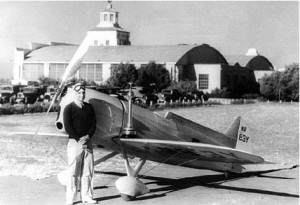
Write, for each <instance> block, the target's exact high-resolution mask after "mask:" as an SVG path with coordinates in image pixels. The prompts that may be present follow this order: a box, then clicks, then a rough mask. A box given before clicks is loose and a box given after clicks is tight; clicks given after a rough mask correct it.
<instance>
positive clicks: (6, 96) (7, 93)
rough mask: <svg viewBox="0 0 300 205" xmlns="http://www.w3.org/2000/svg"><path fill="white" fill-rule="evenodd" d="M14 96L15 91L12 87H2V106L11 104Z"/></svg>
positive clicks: (0, 96) (0, 94) (0, 89)
mask: <svg viewBox="0 0 300 205" xmlns="http://www.w3.org/2000/svg"><path fill="white" fill-rule="evenodd" d="M13 94H14V90H13V86H12V85H0V98H1V104H4V103H9V102H10V98H11V97H12V96H13Z"/></svg>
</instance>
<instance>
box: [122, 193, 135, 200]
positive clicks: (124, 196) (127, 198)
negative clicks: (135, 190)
mask: <svg viewBox="0 0 300 205" xmlns="http://www.w3.org/2000/svg"><path fill="white" fill-rule="evenodd" d="M121 197H122V199H123V200H124V201H133V200H135V199H136V196H129V195H127V194H121Z"/></svg>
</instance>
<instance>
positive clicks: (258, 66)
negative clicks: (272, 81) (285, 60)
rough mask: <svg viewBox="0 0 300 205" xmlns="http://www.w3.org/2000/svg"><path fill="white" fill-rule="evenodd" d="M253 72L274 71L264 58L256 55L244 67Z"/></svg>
mask: <svg viewBox="0 0 300 205" xmlns="http://www.w3.org/2000/svg"><path fill="white" fill-rule="evenodd" d="M246 67H247V68H251V69H253V70H272V71H273V70H274V67H273V65H272V63H271V62H270V61H269V60H268V59H267V58H266V57H264V56H261V55H258V56H255V57H253V58H252V59H251V60H250V61H249V62H248V63H247V65H246Z"/></svg>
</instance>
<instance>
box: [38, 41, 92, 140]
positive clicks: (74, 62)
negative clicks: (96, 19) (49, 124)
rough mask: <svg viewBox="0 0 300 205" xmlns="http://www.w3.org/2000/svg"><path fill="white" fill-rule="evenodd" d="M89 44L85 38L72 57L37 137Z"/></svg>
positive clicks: (77, 67) (76, 69) (74, 73)
mask: <svg viewBox="0 0 300 205" xmlns="http://www.w3.org/2000/svg"><path fill="white" fill-rule="evenodd" d="M88 43H89V41H88V39H87V38H85V39H84V40H83V42H82V43H81V44H80V46H79V47H78V49H77V51H76V52H75V54H74V56H73V57H72V59H71V61H70V63H69V64H68V66H67V68H66V71H65V73H64V75H63V77H62V82H61V84H60V86H59V89H58V90H57V91H56V93H55V95H54V97H53V99H52V101H51V103H50V106H49V108H48V110H47V112H46V114H45V116H44V118H43V119H42V121H41V123H40V124H39V126H38V128H37V129H36V131H35V136H36V135H37V133H38V132H39V130H40V128H41V126H42V124H43V122H44V120H45V118H46V117H47V115H48V113H49V112H50V110H51V108H52V107H53V105H54V102H55V101H56V100H57V99H58V98H59V97H60V96H61V94H62V91H63V89H64V87H65V85H66V82H67V81H68V80H69V79H71V78H73V77H74V76H75V75H76V73H77V71H78V69H79V68H80V65H81V63H82V61H83V58H84V56H85V54H86V52H87V51H88V48H89V44H88Z"/></svg>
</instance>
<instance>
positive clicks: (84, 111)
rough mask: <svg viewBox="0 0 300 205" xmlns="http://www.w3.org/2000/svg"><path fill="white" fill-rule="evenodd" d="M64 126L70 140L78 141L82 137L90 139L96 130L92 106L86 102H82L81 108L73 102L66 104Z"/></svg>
mask: <svg viewBox="0 0 300 205" xmlns="http://www.w3.org/2000/svg"><path fill="white" fill-rule="evenodd" d="M64 125H65V130H66V131H67V133H68V134H69V138H70V139H75V140H76V141H79V139H80V137H82V136H84V135H89V137H90V138H91V137H92V136H93V134H94V132H95V129H96V117H95V113H94V109H93V106H92V105H91V104H89V103H86V102H83V105H82V108H80V107H79V106H78V105H76V104H75V102H72V103H70V104H68V105H67V106H66V107H65V109H64Z"/></svg>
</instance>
